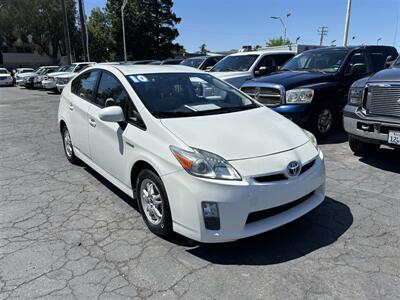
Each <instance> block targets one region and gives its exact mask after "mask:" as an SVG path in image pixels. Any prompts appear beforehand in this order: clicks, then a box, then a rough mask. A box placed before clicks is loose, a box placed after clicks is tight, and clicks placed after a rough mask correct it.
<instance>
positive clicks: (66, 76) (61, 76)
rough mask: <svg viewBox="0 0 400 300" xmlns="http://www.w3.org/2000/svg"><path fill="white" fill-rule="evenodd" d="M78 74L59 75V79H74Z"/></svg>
mask: <svg viewBox="0 0 400 300" xmlns="http://www.w3.org/2000/svg"><path fill="white" fill-rule="evenodd" d="M76 74H77V73H62V74H60V75H57V78H72V77H75V75H76Z"/></svg>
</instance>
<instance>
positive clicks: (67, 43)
mask: <svg viewBox="0 0 400 300" xmlns="http://www.w3.org/2000/svg"><path fill="white" fill-rule="evenodd" d="M61 11H62V15H63V25H64V39H65V48H67V49H66V50H67V61H68V64H71V63H72V55H71V41H70V39H69V29H68V18H67V9H66V7H65V0H61Z"/></svg>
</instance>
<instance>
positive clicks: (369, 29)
mask: <svg viewBox="0 0 400 300" xmlns="http://www.w3.org/2000/svg"><path fill="white" fill-rule="evenodd" d="M84 1H85V9H86V11H87V14H88V15H89V12H90V10H91V9H92V8H94V7H96V6H98V7H104V5H105V2H106V0H84ZM128 1H129V0H128ZM352 3H353V4H352V10H351V19H350V30H349V44H350V45H351V44H356V45H360V44H363V43H365V44H376V43H377V39H378V38H381V40H380V42H379V43H380V44H386V45H394V46H396V47H397V48H399V46H400V0H353V1H352ZM346 6H347V0H174V7H173V11H174V12H175V13H176V15H177V16H178V17H181V18H182V21H181V23H180V24H179V25H178V26H177V28H178V30H179V33H180V35H179V37H178V38H177V40H176V41H177V42H179V43H180V44H182V45H183V46H184V47H185V48H186V50H187V51H189V52H194V51H197V50H198V49H199V46H200V45H201V44H203V43H204V44H206V45H207V49H208V50H210V51H223V50H230V49H239V48H240V47H241V46H242V45H253V46H254V45H263V46H264V45H265V43H266V41H267V40H268V39H270V38H273V37H279V36H281V35H283V27H282V24H281V23H280V21H279V20H274V19H271V18H270V17H271V16H280V17H282V18H283V19H284V20H286V14H287V13H291V16H290V17H289V18H287V20H286V21H287V36H288V38H289V39H291V40H295V39H296V38H297V37H299V36H300V40H299V43H300V44H313V45H315V44H319V39H320V36H319V34H318V27H320V26H327V27H328V34H327V35H326V36H325V37H324V44H325V45H330V44H331V42H332V41H333V40H336V44H337V45H341V44H342V43H343V31H344V23H345V15H346ZM127 30H129V29H127ZM353 37H355V38H354V39H352V38H353Z"/></svg>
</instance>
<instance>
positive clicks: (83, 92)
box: [71, 70, 100, 101]
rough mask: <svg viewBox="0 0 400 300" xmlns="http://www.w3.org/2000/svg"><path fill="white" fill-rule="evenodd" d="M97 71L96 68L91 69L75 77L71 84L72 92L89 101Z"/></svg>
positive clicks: (91, 96) (91, 97)
mask: <svg viewBox="0 0 400 300" xmlns="http://www.w3.org/2000/svg"><path fill="white" fill-rule="evenodd" d="M99 73H100V72H99V71H98V70H93V71H89V72H86V73H84V74H82V75H80V76H78V77H77V78H75V79H74V81H72V84H71V91H72V93H74V94H75V95H77V96H79V97H81V98H83V99H85V100H89V101H91V100H92V99H93V93H94V90H95V88H96V83H97V78H98V75H99Z"/></svg>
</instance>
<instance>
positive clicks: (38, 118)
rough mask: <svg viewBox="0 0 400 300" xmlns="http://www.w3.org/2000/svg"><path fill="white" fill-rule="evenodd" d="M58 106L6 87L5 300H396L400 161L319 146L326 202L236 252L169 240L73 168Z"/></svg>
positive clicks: (0, 188) (90, 175)
mask: <svg viewBox="0 0 400 300" xmlns="http://www.w3.org/2000/svg"><path fill="white" fill-rule="evenodd" d="M58 99H59V95H55V94H51V93H47V92H44V91H38V90H27V89H24V88H17V87H13V88H0V138H1V139H0V141H1V142H0V224H1V225H0V249H1V250H0V299H14V298H22V299H28V298H34V297H44V298H48V299H59V298H60V299H74V298H80V299H96V298H100V299H125V298H126V299H128V298H129V299H132V298H135V297H137V298H147V297H149V298H154V299H160V298H162V299H176V298H184V299H185V298H186V299H200V298H210V299H272V298H281V299H294V298H296V299H298V298H303V299H317V298H318V299H398V298H399V295H400V204H399V202H400V155H399V152H396V151H394V150H389V149H381V150H380V151H379V152H378V153H376V154H374V155H372V156H371V157H368V158H359V157H356V156H354V155H353V154H352V153H351V151H350V150H349V147H348V144H347V141H346V139H347V138H346V135H345V133H344V132H341V131H338V132H336V133H335V134H334V135H333V137H332V138H330V139H329V140H327V141H324V142H323V144H322V145H321V148H322V149H323V151H324V154H325V159H326V166H327V198H326V200H325V201H324V203H323V204H322V205H321V206H320V207H318V208H317V209H315V210H314V211H312V212H311V213H309V214H308V215H306V216H305V217H303V218H301V219H299V220H297V221H295V222H293V223H291V224H289V225H286V226H284V227H282V228H280V229H277V230H274V231H272V232H268V233H265V234H263V235H260V236H256V237H253V238H249V239H245V240H241V241H237V242H233V243H227V244H217V245H206V244H202V245H199V244H195V243H191V242H190V241H187V240H186V239H184V238H183V237H180V236H177V235H175V236H173V237H171V238H169V239H168V240H166V239H162V238H159V237H156V236H155V235H153V234H152V233H150V232H149V230H148V229H147V228H146V226H145V224H144V222H143V221H142V218H141V216H140V214H139V212H138V207H137V205H136V203H135V201H133V200H131V199H130V198H129V197H126V196H125V195H124V194H123V193H122V192H121V191H119V190H118V189H116V188H115V187H114V186H112V185H111V184H109V183H108V182H107V181H106V180H105V179H103V178H102V177H100V175H98V174H96V173H95V172H94V171H92V170H91V169H89V168H88V167H85V166H74V165H71V164H69V163H68V161H67V160H66V158H65V156H64V153H63V148H62V142H61V138H60V134H59V129H58V127H57V108H58ZM238 134H240V133H238Z"/></svg>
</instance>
